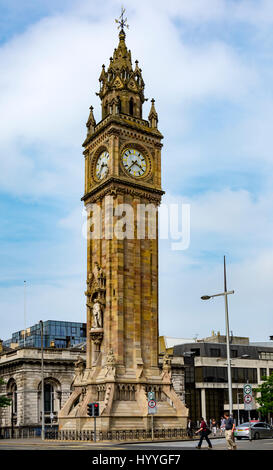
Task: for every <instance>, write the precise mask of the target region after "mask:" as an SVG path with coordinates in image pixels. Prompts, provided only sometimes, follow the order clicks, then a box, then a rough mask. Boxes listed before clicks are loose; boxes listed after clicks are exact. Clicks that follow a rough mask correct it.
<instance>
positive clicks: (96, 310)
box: [92, 299, 102, 328]
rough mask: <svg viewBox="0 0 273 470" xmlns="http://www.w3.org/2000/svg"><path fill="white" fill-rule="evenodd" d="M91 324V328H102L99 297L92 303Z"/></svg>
mask: <svg viewBox="0 0 273 470" xmlns="http://www.w3.org/2000/svg"><path fill="white" fill-rule="evenodd" d="M92 311H93V324H92V328H102V308H101V304H100V302H99V299H95V303H94V305H93V310H92Z"/></svg>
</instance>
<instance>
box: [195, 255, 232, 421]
mask: <svg viewBox="0 0 273 470" xmlns="http://www.w3.org/2000/svg"><path fill="white" fill-rule="evenodd" d="M230 294H234V290H231V291H228V290H227V274H226V257H225V256H224V292H221V293H220V294H214V295H203V296H202V297H201V299H202V300H209V299H212V298H213V297H219V296H224V297H225V323H226V343H227V373H228V399H229V412H230V414H231V415H232V411H233V402H232V379H231V361H230V339H229V319H228V295H230Z"/></svg>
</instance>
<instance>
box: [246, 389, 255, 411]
mask: <svg viewBox="0 0 273 470" xmlns="http://www.w3.org/2000/svg"><path fill="white" fill-rule="evenodd" d="M252 408H253V395H252V385H250V384H245V385H244V409H245V410H248V411H250V410H252Z"/></svg>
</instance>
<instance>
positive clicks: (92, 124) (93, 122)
mask: <svg viewBox="0 0 273 470" xmlns="http://www.w3.org/2000/svg"><path fill="white" fill-rule="evenodd" d="M89 109H90V113H89V117H88V120H87V123H86V127H87V135H89V134H93V132H94V130H95V127H96V120H95V118H94V114H93V109H94V108H93V106H90V108H89Z"/></svg>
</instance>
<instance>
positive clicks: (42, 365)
mask: <svg viewBox="0 0 273 470" xmlns="http://www.w3.org/2000/svg"><path fill="white" fill-rule="evenodd" d="M40 332H41V387H42V390H41V402H42V440H44V438H45V399H44V392H45V391H44V325H43V322H42V320H40Z"/></svg>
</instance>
